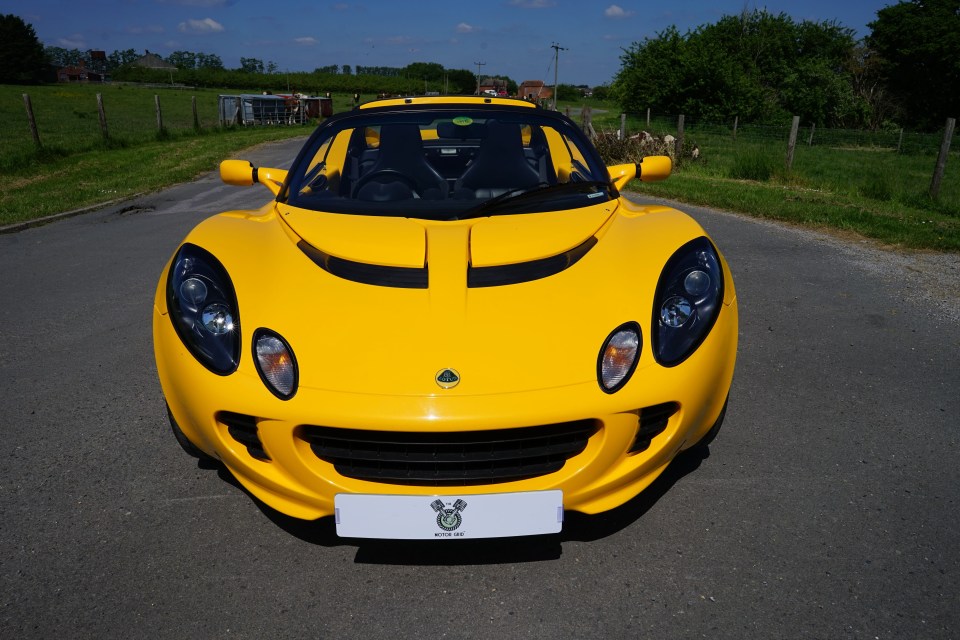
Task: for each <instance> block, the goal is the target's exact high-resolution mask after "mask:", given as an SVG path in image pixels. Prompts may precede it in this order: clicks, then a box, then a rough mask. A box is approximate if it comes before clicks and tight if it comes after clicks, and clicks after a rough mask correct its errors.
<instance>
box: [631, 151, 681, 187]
mask: <svg viewBox="0 0 960 640" xmlns="http://www.w3.org/2000/svg"><path fill="white" fill-rule="evenodd" d="M671 170H673V161H672V160H670V156H647V157H646V158H644V159H642V160H641V161H640V164H638V165H637V174H638V175H639V176H640V181H641V182H657V181H659V180H666V179H667V178H669V177H670V171H671Z"/></svg>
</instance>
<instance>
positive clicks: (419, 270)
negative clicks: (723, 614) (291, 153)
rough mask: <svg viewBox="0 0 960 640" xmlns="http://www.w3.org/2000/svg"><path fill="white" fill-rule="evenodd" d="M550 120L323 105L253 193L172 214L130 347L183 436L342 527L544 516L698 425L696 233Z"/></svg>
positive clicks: (272, 503) (604, 488)
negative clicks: (146, 311) (147, 323)
mask: <svg viewBox="0 0 960 640" xmlns="http://www.w3.org/2000/svg"><path fill="white" fill-rule="evenodd" d="M670 168H671V165H670V159H669V158H667V157H648V158H645V159H644V160H643V162H642V163H641V164H638V165H634V164H629V165H617V166H609V167H608V166H604V165H603V163H602V161H601V159H600V157H599V156H598V154H597V152H596V150H595V149H594V148H593V146H592V144H591V143H590V141H589V139H588V138H586V137H585V136H584V135H583V133H582V132H581V131H580V129H579V128H578V127H577V125H576V124H575V123H573V122H572V121H571V120H570V119H568V118H566V117H564V116H563V115H561V114H559V113H556V112H551V111H546V110H543V109H540V108H537V107H536V106H534V105H532V104H529V103H526V102H523V101H518V100H511V99H506V98H491V97H483V96H481V97H462V98H435V97H434V98H431V97H425V98H402V99H392V100H380V101H376V102H372V103H368V104H366V105H363V106H361V107H360V108H358V109H354V110H352V111H350V112H347V113H342V114H338V115H336V116H334V117H331V118H329V119H327V120H326V121H324V122H323V123H322V124H321V125H320V126H319V127H318V128H317V130H316V132H315V133H314V134H313V135H312V136H311V138H310V139H309V141H308V142H307V143H306V144H305V145H304V147H303V149H302V150H301V152H300V154H299V156H298V157H297V158H296V160H295V161H294V162H293V165H292V167H291V169H290V170H289V171H283V170H278V169H273V168H264V167H259V168H257V167H254V166H251V165H250V164H249V163H247V162H243V161H237V160H228V161H225V162H224V163H222V164H221V166H220V172H221V176H222V178H223V180H224V181H225V182H227V183H229V184H234V185H252V184H255V183H260V184H262V185H264V186H266V187H267V188H268V189H270V191H271V192H272V193H273V194H274V195H275V196H276V197H275V199H274V200H273V201H271V202H269V204H267V205H266V206H264V207H263V208H261V209H259V210H255V211H228V212H226V213H222V214H220V215H217V216H214V217H212V218H209V219H208V220H206V221H204V222H202V223H201V224H200V225H198V226H197V227H196V228H195V229H193V230H192V231H191V232H190V234H189V235H188V236H187V238H186V239H185V240H184V241H183V244H182V245H181V246H180V247H179V248H178V249H177V251H176V253H175V254H174V256H173V257H172V258H171V260H170V262H169V263H168V264H167V266H166V268H165V269H164V272H163V275H162V277H161V278H160V283H159V286H158V287H157V292H156V299H155V303H154V314H153V335H154V349H155V354H156V361H157V369H158V372H159V376H160V382H161V385H162V387H163V392H164V395H165V397H166V401H167V405H168V408H169V416H170V423H171V425H172V426H173V431H174V434H175V435H176V437H177V440H178V441H179V442H180V444H181V445H182V446H183V448H184V449H185V450H187V452H189V453H191V454H193V455H195V456H198V457H201V458H212V459H214V460H217V461H219V462H220V463H222V464H223V465H224V466H225V467H226V468H227V469H228V470H229V471H230V472H231V473H232V474H233V475H234V476H235V477H236V479H237V480H238V481H239V482H240V483H241V484H242V485H243V486H244V487H246V488H247V489H248V490H249V491H250V493H251V494H253V495H254V496H256V497H257V498H258V499H259V500H261V501H262V502H263V503H265V504H266V505H268V506H269V507H271V508H273V509H276V510H278V511H280V512H282V513H285V514H288V515H290V516H293V517H296V518H303V519H316V518H321V517H328V516H332V517H334V518H335V519H336V529H337V533H338V535H340V536H344V537H351V538H364V537H366V538H400V539H414V538H424V539H425V538H429V539H437V538H439V539H446V538H450V539H456V538H485V537H503V536H521V535H533V534H545V533H555V532H558V531H560V530H561V528H562V526H563V517H564V512H565V511H578V512H582V513H588V514H592V513H597V512H601V511H606V510H609V509H612V508H614V507H616V506H618V505H621V504H623V503H624V502H626V501H627V500H629V499H630V498H632V497H634V496H636V495H637V494H638V493H639V492H640V491H642V490H643V489H644V488H645V487H647V486H648V485H649V484H650V483H651V482H652V481H653V480H654V479H655V478H656V477H657V475H658V474H660V473H661V472H662V471H663V470H664V468H665V467H666V466H667V465H668V464H669V463H670V461H671V460H672V459H673V458H674V457H675V456H677V454H679V453H680V452H681V451H683V450H684V449H689V448H690V447H693V446H697V445H700V446H703V444H704V443H706V442H708V441H709V440H710V439H711V438H712V437H713V435H714V434H715V433H716V431H717V429H719V427H720V424H721V422H722V420H723V416H724V412H725V408H726V400H727V395H728V391H729V389H730V384H731V380H732V377H733V369H734V361H735V358H736V348H737V304H736V294H735V292H734V287H733V280H732V278H731V275H730V270H729V268H728V267H727V264H726V262H725V260H724V258H723V257H722V256H721V254H720V252H719V251H718V250H717V248H716V247H715V246H714V244H713V242H711V240H710V239H709V238H708V237H707V235H706V234H705V233H704V231H703V229H702V228H701V227H700V226H699V225H698V224H697V223H696V222H694V221H693V220H692V219H691V218H689V217H688V216H686V215H685V214H683V213H681V212H679V211H676V210H674V209H671V208H669V207H665V206H640V205H636V204H633V203H631V202H630V201H628V200H626V199H625V198H623V197H622V196H621V193H620V190H621V189H623V188H624V187H625V186H626V185H627V183H629V182H630V181H631V180H632V179H634V178H639V179H640V180H643V181H650V180H660V179H663V178H665V177H667V175H669V173H670Z"/></svg>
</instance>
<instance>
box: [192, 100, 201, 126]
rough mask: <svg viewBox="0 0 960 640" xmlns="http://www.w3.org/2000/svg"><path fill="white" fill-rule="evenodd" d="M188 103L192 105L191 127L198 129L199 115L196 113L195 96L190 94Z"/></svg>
mask: <svg viewBox="0 0 960 640" xmlns="http://www.w3.org/2000/svg"><path fill="white" fill-rule="evenodd" d="M190 104H191V106H192V107H193V129H194V131H199V130H200V116H198V115H197V96H190Z"/></svg>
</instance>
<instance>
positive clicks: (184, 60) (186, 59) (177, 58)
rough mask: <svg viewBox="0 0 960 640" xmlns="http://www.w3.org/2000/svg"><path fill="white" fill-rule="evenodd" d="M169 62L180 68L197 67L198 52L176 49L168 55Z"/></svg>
mask: <svg viewBox="0 0 960 640" xmlns="http://www.w3.org/2000/svg"><path fill="white" fill-rule="evenodd" d="M167 62H169V63H170V64H172V65H174V66H176V67H177V68H178V69H196V68H197V54H195V53H193V52H192V51H174V52H173V53H171V54H170V55H169V56H167Z"/></svg>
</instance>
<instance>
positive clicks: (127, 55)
mask: <svg viewBox="0 0 960 640" xmlns="http://www.w3.org/2000/svg"><path fill="white" fill-rule="evenodd" d="M139 59H140V56H139V54H137V52H136V51H135V50H133V49H124V50H123V51H119V50H116V51H114V52H113V53H111V54H110V55H108V56H107V61H108V62H109V63H110V67H111V68H112V69H118V68H120V67H122V66H124V65H128V64H133V63H134V62H136V61H137V60H139Z"/></svg>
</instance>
